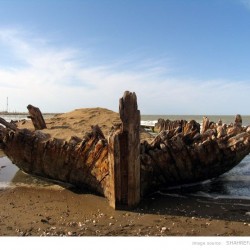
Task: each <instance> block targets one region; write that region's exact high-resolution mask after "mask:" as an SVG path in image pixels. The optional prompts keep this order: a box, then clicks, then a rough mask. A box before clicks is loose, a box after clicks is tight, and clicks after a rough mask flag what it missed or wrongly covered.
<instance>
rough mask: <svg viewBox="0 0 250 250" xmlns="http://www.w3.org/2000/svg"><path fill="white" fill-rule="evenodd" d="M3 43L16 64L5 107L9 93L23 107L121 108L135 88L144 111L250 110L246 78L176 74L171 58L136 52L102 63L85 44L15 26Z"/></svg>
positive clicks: (3, 72) (4, 86)
mask: <svg viewBox="0 0 250 250" xmlns="http://www.w3.org/2000/svg"><path fill="white" fill-rule="evenodd" d="M1 46H4V48H7V50H5V52H4V53H6V54H11V55H12V57H11V58H12V60H13V61H12V63H10V65H11V66H8V65H4V67H0V91H1V99H0V110H1V109H4V107H5V100H6V99H5V98H6V97H7V96H8V97H9V103H10V110H18V111H23V110H25V109H26V106H27V105H28V104H33V105H35V106H38V107H40V109H41V110H42V111H43V112H66V111H70V110H72V109H75V108H80V107H95V106H101V107H106V108H109V109H112V110H115V111H117V110H118V100H119V98H120V97H121V96H122V95H123V92H124V91H125V90H130V91H134V92H136V93H137V97H138V104H139V109H140V110H141V112H142V113H155V114H220V113H229V114H235V113H247V112H249V110H248V109H247V108H245V106H243V105H242V103H243V104H245V105H247V106H248V107H249V106H250V105H249V101H248V99H249V98H248V94H247V93H249V90H250V87H248V86H249V85H248V84H246V83H245V82H230V81H227V80H223V79H222V80H221V79H217V80H207V81H205V82H204V81H200V80H199V79H192V78H190V79H181V78H179V77H178V76H175V77H173V74H172V73H173V68H172V67H171V65H169V60H168V59H165V58H164V59H162V58H161V59H160V60H156V59H152V58H145V59H141V60H137V59H136V57H133V56H132V57H131V59H130V60H129V59H126V60H114V62H113V63H106V64H101V65H100V64H99V63H98V62H94V61H92V60H91V58H90V57H89V51H87V50H86V49H84V48H81V49H74V48H66V47H55V46H52V45H51V43H50V42H49V41H47V40H45V39H40V38H36V37H35V38H34V36H31V34H29V33H27V32H24V31H18V30H15V29H0V49H1ZM86 55H88V56H86ZM90 61H91V64H90V63H89V62H90ZM2 64H3V63H2V62H1V58H0V65H2ZM170 73H171V74H170Z"/></svg>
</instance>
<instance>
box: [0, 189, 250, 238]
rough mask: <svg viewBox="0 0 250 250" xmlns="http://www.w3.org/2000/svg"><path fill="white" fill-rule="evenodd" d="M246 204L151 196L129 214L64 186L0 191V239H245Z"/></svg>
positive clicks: (248, 226)
mask: <svg viewBox="0 0 250 250" xmlns="http://www.w3.org/2000/svg"><path fill="white" fill-rule="evenodd" d="M249 212H250V202H249V201H243V200H234V201H232V200H210V199H204V198H193V197H189V198H180V197H169V196H162V195H159V194H154V195H151V196H149V197H147V198H145V199H144V200H142V202H141V204H140V206H139V207H138V208H136V209H134V210H123V211H116V210H114V209H112V208H111V207H109V205H108V202H107V200H106V199H105V198H103V197H100V196H97V195H94V194H91V193H88V192H81V193H79V192H77V191H76V190H70V189H65V188H51V187H50V188H45V187H44V188H28V187H17V188H13V189H8V190H2V191H0V214H1V216H0V235H2V236H3V235H6V236H249V235H250V214H249Z"/></svg>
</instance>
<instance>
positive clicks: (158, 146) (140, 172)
mask: <svg viewBox="0 0 250 250" xmlns="http://www.w3.org/2000/svg"><path fill="white" fill-rule="evenodd" d="M28 109H29V113H30V118H31V119H32V122H33V124H34V127H35V128H36V130H30V129H25V128H22V129H20V128H18V126H16V124H15V123H8V122H6V121H5V120H4V119H2V118H0V123H1V124H2V125H3V126H1V125H0V145H1V148H2V149H3V151H4V152H5V154H6V155H7V156H8V157H9V158H10V159H11V160H12V161H13V162H14V163H15V164H16V165H17V166H18V167H19V168H20V169H21V170H23V171H24V172H26V173H30V174H34V175H38V176H43V177H47V178H51V179H55V180H59V181H62V182H67V183H71V184H73V185H75V186H77V187H79V188H84V187H87V188H88V189H91V190H93V191H95V192H97V193H99V194H101V195H104V196H105V197H107V198H108V200H109V202H110V205H111V206H113V207H114V208H119V207H123V206H126V207H132V206H135V205H137V204H138V203H139V202H140V199H141V197H143V196H144V195H146V194H148V193H149V192H151V191H153V190H159V189H161V188H164V187H168V186H172V185H180V184H187V183H194V182H199V181H203V180H207V179H211V178H214V177H217V176H219V175H221V174H223V173H225V172H227V171H229V170H230V169H232V168H233V167H234V166H236V165H237V164H238V163H239V162H240V161H241V160H242V159H243V158H244V157H245V156H246V155H248V154H249V152H250V128H249V127H243V126H242V119H241V116H240V115H237V116H236V118H235V123H234V124H231V125H225V124H222V122H221V121H219V122H218V123H214V122H210V121H209V119H208V118H207V117H204V119H203V123H202V128H201V126H200V124H199V123H197V122H196V121H184V120H180V121H169V120H163V119H159V121H158V123H157V124H156V126H155V130H158V132H159V133H158V134H157V135H156V136H155V137H154V138H153V139H151V140H142V139H140V134H141V133H142V128H141V127H140V111H139V110H138V109H137V98H136V95H135V93H130V92H128V91H126V92H125V93H124V96H123V97H122V98H121V99H120V105H119V113H120V124H115V125H114V126H113V127H112V128H110V133H109V135H108V136H105V135H104V134H103V132H102V130H101V129H100V127H99V126H98V125H93V126H91V131H90V132H86V133H85V135H84V136H83V137H81V138H80V137H78V136H72V137H71V138H70V139H69V140H63V139H60V138H56V137H51V135H50V134H49V133H45V132H43V130H42V129H44V128H46V122H45V121H44V120H43V118H42V115H41V113H40V110H39V109H37V108H35V107H33V106H32V105H29V106H28Z"/></svg>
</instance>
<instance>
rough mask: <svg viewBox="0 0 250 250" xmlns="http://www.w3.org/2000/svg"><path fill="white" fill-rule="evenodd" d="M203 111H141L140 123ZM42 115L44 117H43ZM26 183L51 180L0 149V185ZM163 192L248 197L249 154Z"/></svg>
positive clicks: (227, 120) (43, 183) (248, 119)
mask: <svg viewBox="0 0 250 250" xmlns="http://www.w3.org/2000/svg"><path fill="white" fill-rule="evenodd" d="M2 117H3V118H4V119H6V120H8V121H10V120H11V119H12V120H20V119H24V118H25V116H16V117H8V116H2ZM202 117H203V115H200V116H180V115H142V117H141V123H142V124H147V125H154V124H155V123H156V122H157V120H158V119H159V118H163V119H169V120H181V119H183V120H187V121H190V120H196V121H197V122H200V123H201V122H202ZM45 118H46V117H45ZM208 118H209V120H210V121H214V122H217V121H218V120H219V119H221V120H222V122H223V123H226V124H229V123H233V122H234V119H235V117H234V116H208ZM242 119H243V125H244V126H247V125H249V124H250V116H242ZM19 185H28V186H33V185H35V186H50V185H52V183H51V182H49V181H46V180H41V179H39V178H36V177H34V176H31V175H27V174H24V173H23V172H22V171H20V170H19V169H18V168H17V167H16V166H15V165H14V164H13V163H12V162H11V161H10V160H9V159H8V157H6V156H4V155H3V152H1V151H0V189H4V188H8V187H13V186H19ZM161 193H162V194H163V195H172V196H175V195H182V196H183V195H185V196H189V195H192V196H202V197H208V198H214V199H217V198H234V199H250V155H247V156H246V157H245V158H244V159H243V160H242V161H241V162H240V163H239V164H238V165H237V166H236V167H234V168H233V169H232V170H231V171H229V172H227V173H225V174H223V175H221V176H219V177H217V178H214V179H212V180H208V181H205V182H202V183H197V184H193V185H185V186H178V187H172V188H169V189H167V190H164V191H161Z"/></svg>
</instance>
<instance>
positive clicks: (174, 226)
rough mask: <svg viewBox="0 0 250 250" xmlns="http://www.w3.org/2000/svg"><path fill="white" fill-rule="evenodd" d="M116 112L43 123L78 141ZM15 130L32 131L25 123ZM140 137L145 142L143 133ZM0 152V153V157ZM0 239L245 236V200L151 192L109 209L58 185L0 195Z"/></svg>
mask: <svg viewBox="0 0 250 250" xmlns="http://www.w3.org/2000/svg"><path fill="white" fill-rule="evenodd" d="M117 123H119V117H118V114H117V113H114V112H110V111H108V110H106V111H105V112H103V110H101V109H100V108H96V109H85V110H84V114H83V111H82V110H75V111H73V112H71V113H67V115H66V114H63V115H58V116H55V117H53V118H51V119H49V120H46V124H47V126H48V128H49V129H46V130H44V132H45V133H50V134H51V136H53V137H59V138H62V139H69V138H70V137H71V136H72V135H77V136H79V137H82V136H83V135H84V133H85V132H86V131H87V129H89V128H90V126H91V125H95V124H98V125H99V126H100V127H101V129H102V131H103V133H104V134H105V136H106V134H107V133H108V130H109V129H110V127H111V126H113V125H115V124H117ZM19 127H20V128H24V127H26V128H30V129H31V128H32V127H31V123H30V122H21V123H19ZM141 138H148V139H150V135H149V134H148V133H145V132H144V133H141ZM2 156H3V153H2V152H1V150H0V157H2ZM0 235H1V236H250V200H225V199H208V198H199V197H187V196H183V197H181V196H179V197H173V196H167V195H162V194H159V193H154V194H151V195H148V196H147V197H145V198H144V199H143V200H142V201H141V203H140V205H139V206H138V207H137V208H136V209H133V210H114V209H112V208H111V207H110V206H109V204H108V201H107V200H106V199H105V198H104V197H100V196H98V195H95V194H93V193H89V192H88V191H86V190H81V191H80V190H76V189H74V188H69V187H67V188H65V187H63V186H60V185H48V186H44V187H29V186H27V187H25V186H17V187H11V188H7V189H2V190H0Z"/></svg>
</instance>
